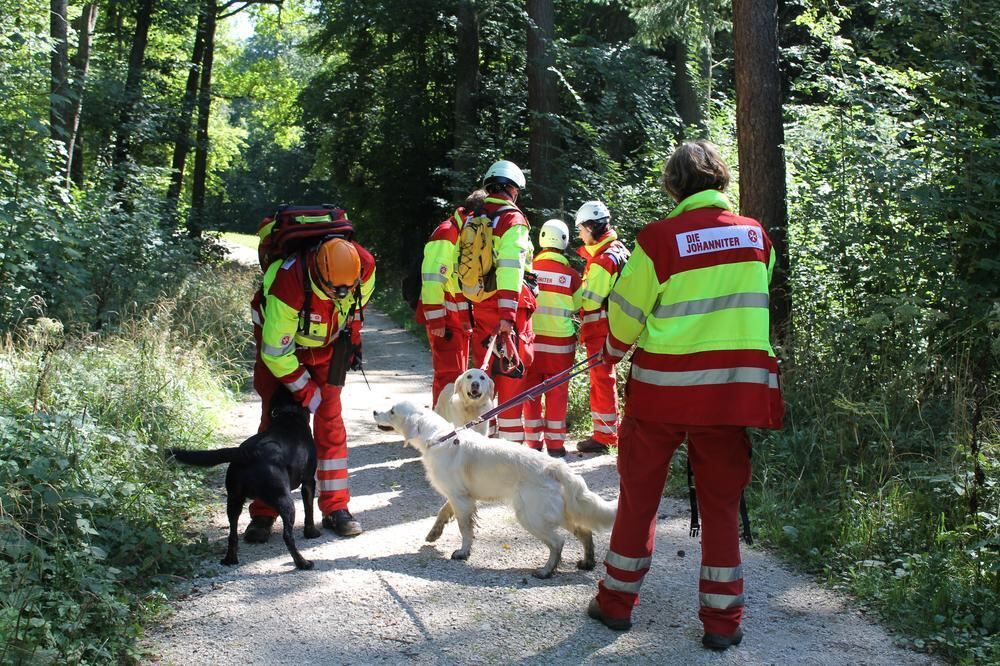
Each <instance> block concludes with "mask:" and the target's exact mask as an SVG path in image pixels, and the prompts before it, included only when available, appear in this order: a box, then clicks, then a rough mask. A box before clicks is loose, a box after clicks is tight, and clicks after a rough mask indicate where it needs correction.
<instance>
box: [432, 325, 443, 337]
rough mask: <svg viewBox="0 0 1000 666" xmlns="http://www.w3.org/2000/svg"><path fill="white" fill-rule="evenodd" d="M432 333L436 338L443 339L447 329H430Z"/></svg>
mask: <svg viewBox="0 0 1000 666" xmlns="http://www.w3.org/2000/svg"><path fill="white" fill-rule="evenodd" d="M430 333H431V335H433V336H434V337H436V338H443V337H444V334H445V327H444V326H442V327H441V328H432V329H430Z"/></svg>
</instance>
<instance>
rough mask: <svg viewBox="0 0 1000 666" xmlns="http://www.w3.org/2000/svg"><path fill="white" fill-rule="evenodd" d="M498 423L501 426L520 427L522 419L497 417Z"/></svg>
mask: <svg viewBox="0 0 1000 666" xmlns="http://www.w3.org/2000/svg"><path fill="white" fill-rule="evenodd" d="M497 425H499V426H500V427H501V428H520V427H521V419H504V418H498V419H497Z"/></svg>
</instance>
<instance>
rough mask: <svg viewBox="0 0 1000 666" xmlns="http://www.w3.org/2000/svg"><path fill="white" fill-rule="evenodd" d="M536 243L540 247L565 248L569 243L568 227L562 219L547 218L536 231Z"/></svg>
mask: <svg viewBox="0 0 1000 666" xmlns="http://www.w3.org/2000/svg"><path fill="white" fill-rule="evenodd" d="M538 244H539V245H540V246H542V247H554V248H555V249H557V250H565V249H566V246H568V245H569V228H568V227H567V226H566V223H565V222H563V221H562V220H549V221H548V222H546V223H545V224H543V225H542V228H541V230H540V231H539V232H538Z"/></svg>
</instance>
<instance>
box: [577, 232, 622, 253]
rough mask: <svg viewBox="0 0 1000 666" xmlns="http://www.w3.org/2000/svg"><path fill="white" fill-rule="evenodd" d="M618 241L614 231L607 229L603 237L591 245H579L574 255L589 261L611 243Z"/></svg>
mask: <svg viewBox="0 0 1000 666" xmlns="http://www.w3.org/2000/svg"><path fill="white" fill-rule="evenodd" d="M616 240H618V233H617V232H615V230H614V229H608V230H607V231H605V232H604V235H603V236H601V237H600V238H598V239H597V242H596V243H594V244H593V245H581V246H580V247H578V248H577V249H576V253H577V254H578V255H580V256H581V257H583V258H584V259H590V258H591V257H596V256H597V255H598V254H600V253H601V252H602V251H603V250H604V248H605V247H607V246H608V244H609V243H611V241H616Z"/></svg>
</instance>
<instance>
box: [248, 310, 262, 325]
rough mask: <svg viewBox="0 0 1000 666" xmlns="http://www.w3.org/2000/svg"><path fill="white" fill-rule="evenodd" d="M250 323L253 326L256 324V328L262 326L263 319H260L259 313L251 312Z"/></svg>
mask: <svg viewBox="0 0 1000 666" xmlns="http://www.w3.org/2000/svg"><path fill="white" fill-rule="evenodd" d="M250 321H251V322H253V323H254V324H256V325H257V326H263V325H264V318H263V317H261V316H260V313H259V312H257V311H256V310H251V311H250Z"/></svg>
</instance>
